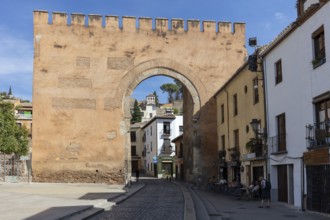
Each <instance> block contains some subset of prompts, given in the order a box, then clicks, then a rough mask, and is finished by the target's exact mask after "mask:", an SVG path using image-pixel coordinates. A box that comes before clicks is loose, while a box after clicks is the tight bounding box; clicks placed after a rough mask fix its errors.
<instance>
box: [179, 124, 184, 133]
mask: <svg viewBox="0 0 330 220" xmlns="http://www.w3.org/2000/svg"><path fill="white" fill-rule="evenodd" d="M179 132H180V133H182V132H183V126H182V125H180V126H179Z"/></svg>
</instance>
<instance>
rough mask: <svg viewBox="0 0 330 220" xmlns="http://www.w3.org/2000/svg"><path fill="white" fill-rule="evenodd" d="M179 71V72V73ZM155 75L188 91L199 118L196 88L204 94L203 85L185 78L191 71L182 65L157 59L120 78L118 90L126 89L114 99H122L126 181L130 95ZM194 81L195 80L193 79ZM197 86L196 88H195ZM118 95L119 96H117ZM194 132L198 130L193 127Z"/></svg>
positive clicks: (128, 158) (128, 150)
mask: <svg viewBox="0 0 330 220" xmlns="http://www.w3.org/2000/svg"><path fill="white" fill-rule="evenodd" d="M179 71H180V72H179ZM157 75H164V76H168V77H171V78H174V79H177V80H179V81H180V82H181V83H182V84H183V85H184V87H185V88H186V90H187V91H188V93H189V95H190V97H191V100H192V103H193V106H192V112H193V117H194V118H199V113H200V108H201V100H200V96H199V92H198V91H197V89H196V87H199V88H201V89H200V91H201V92H204V91H203V89H204V87H203V85H202V83H201V82H199V81H196V82H194V79H189V78H187V76H189V75H192V71H191V70H190V69H189V68H186V67H184V66H183V65H181V64H179V63H176V62H175V61H173V60H170V59H157V60H150V61H147V62H144V63H142V64H139V65H137V66H135V67H134V68H133V69H131V70H129V71H128V72H127V73H126V74H125V76H124V77H123V78H122V80H121V83H120V86H119V88H127V89H126V90H124V94H123V93H122V92H123V91H121V90H119V91H118V92H117V95H116V97H123V98H122V100H123V101H122V103H123V105H122V111H123V113H124V119H123V120H122V121H121V124H122V125H123V124H124V125H125V128H124V132H123V133H124V134H125V136H126V137H125V161H126V162H125V174H126V175H127V176H126V179H130V174H131V170H130V168H131V165H130V163H129V161H130V155H131V152H130V150H131V149H130V147H131V142H130V136H129V131H130V119H131V112H130V100H131V95H132V93H133V91H134V89H135V88H136V87H137V86H138V85H139V84H140V83H141V82H142V81H144V80H146V79H148V78H150V77H152V76H157ZM195 79H196V78H195ZM195 84H197V85H198V86H195ZM118 93H119V94H118ZM195 130H198V128H197V127H195Z"/></svg>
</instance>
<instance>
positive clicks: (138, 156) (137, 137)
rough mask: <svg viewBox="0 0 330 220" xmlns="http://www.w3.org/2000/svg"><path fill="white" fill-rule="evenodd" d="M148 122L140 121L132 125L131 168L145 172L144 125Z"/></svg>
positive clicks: (133, 170)
mask: <svg viewBox="0 0 330 220" xmlns="http://www.w3.org/2000/svg"><path fill="white" fill-rule="evenodd" d="M146 123H147V122H138V123H135V124H132V125H131V131H130V134H131V161H132V162H131V167H132V168H131V170H132V173H134V172H135V171H136V170H139V171H141V172H142V173H143V172H144V166H145V165H144V164H145V149H144V144H143V137H144V131H143V129H142V127H143V126H144V125H145V124H146Z"/></svg>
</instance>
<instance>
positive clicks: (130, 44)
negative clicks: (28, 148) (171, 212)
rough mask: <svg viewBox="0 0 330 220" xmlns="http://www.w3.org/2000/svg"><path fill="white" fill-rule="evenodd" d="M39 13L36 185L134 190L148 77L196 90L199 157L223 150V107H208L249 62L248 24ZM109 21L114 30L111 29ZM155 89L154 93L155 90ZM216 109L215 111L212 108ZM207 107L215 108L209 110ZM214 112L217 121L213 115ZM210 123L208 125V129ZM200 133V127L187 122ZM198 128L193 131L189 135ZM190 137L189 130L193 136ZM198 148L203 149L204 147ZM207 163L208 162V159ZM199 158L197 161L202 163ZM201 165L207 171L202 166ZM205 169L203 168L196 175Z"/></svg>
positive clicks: (193, 92) (35, 95)
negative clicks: (139, 101)
mask: <svg viewBox="0 0 330 220" xmlns="http://www.w3.org/2000/svg"><path fill="white" fill-rule="evenodd" d="M48 16H49V14H48V12H45V11H35V12H34V41H35V54H34V91H33V110H34V117H33V178H34V181H55V182H107V183H124V182H125V180H126V181H128V180H129V178H130V166H129V164H130V162H129V160H130V140H129V135H128V131H129V117H130V115H129V109H128V108H127V103H128V101H127V100H128V97H129V96H130V95H131V93H132V92H133V90H134V88H135V87H136V86H137V85H138V84H139V83H140V82H141V81H142V80H144V79H146V78H148V77H150V76H153V75H168V76H171V77H174V78H177V79H179V80H180V81H181V82H183V83H184V84H185V86H186V87H187V90H188V91H189V92H190V93H191V102H190V101H189V103H192V104H189V105H185V108H192V109H193V110H192V111H190V110H188V111H187V112H193V114H194V115H195V117H197V118H199V120H198V122H197V125H198V128H197V130H198V136H199V137H198V139H199V140H200V141H199V142H198V145H199V146H198V147H199V149H201V150H200V152H199V154H201V155H202V154H203V155H210V154H212V151H213V150H212V151H208V150H206V151H205V152H203V151H202V149H203V145H206V144H207V147H205V148H204V149H208V148H210V147H211V146H214V147H212V148H214V149H217V144H216V143H217V141H216V137H210V135H208V134H209V131H208V130H206V129H213V131H212V132H211V133H212V134H213V133H214V132H215V131H216V120H212V118H214V119H215V117H216V115H215V114H214V110H210V109H208V110H207V109H206V110H203V111H199V110H200V109H201V108H203V107H205V106H204V105H205V103H207V102H208V101H209V99H210V97H212V95H213V94H214V93H215V92H216V91H217V89H218V88H219V87H220V86H221V85H222V84H223V83H224V82H225V80H226V79H228V78H229V75H228V74H229V73H232V72H234V71H235V69H237V68H238V67H239V66H240V65H241V64H242V63H243V61H244V58H245V56H246V49H245V47H244V44H245V25H244V24H241V23H237V24H234V31H232V30H231V23H228V22H224V23H218V30H219V31H218V32H217V31H216V24H217V23H216V22H203V25H202V26H203V31H202V32H201V31H200V22H199V21H188V23H187V29H188V30H184V28H183V27H184V21H183V20H179V19H174V20H172V23H171V30H168V20H167V19H156V20H155V24H154V27H155V29H153V28H152V26H153V24H152V22H153V20H152V19H149V18H140V19H139V28H136V19H135V18H132V17H123V20H122V27H121V28H119V26H118V19H119V18H118V17H114V16H106V17H105V21H104V22H102V16H99V15H89V16H88V22H87V23H88V25H86V24H85V19H86V17H85V15H81V14H73V15H71V17H70V18H71V19H70V20H71V23H70V24H68V23H67V20H68V15H67V14H65V13H53V14H52V23H51V24H49V23H48V21H49V17H48ZM102 23H105V26H104V27H102ZM151 92H152V91H151ZM210 106H212V108H213V107H214V108H215V106H214V105H210ZM205 108H206V107H205ZM210 112H211V113H212V114H209V113H210ZM203 121H204V122H205V123H204V124H203ZM184 123H185V124H184V126H185V127H191V126H192V123H193V122H192V120H189V121H188V120H187V121H185V122H184ZM188 131H189V129H188ZM187 135H189V132H188V133H187ZM196 143H197V142H196ZM200 158H203V157H200ZM196 160H197V159H196V158H195V161H196ZM198 160H199V161H198V163H195V164H194V165H193V166H200V164H202V161H201V159H198ZM195 171H196V172H201V170H199V171H198V169H195Z"/></svg>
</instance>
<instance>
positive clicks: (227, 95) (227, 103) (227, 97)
mask: <svg viewBox="0 0 330 220" xmlns="http://www.w3.org/2000/svg"><path fill="white" fill-rule="evenodd" d="M224 91H225V93H226V99H227V100H226V101H227V102H226V105H227V146H228V148H229V139H230V138H229V136H230V133H229V101H228V100H229V94H228V91H227V89H226V88H224ZM224 150H225V149H224ZM226 155H227V154H226ZM227 179H228V169H227ZM228 181H229V180H228Z"/></svg>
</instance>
